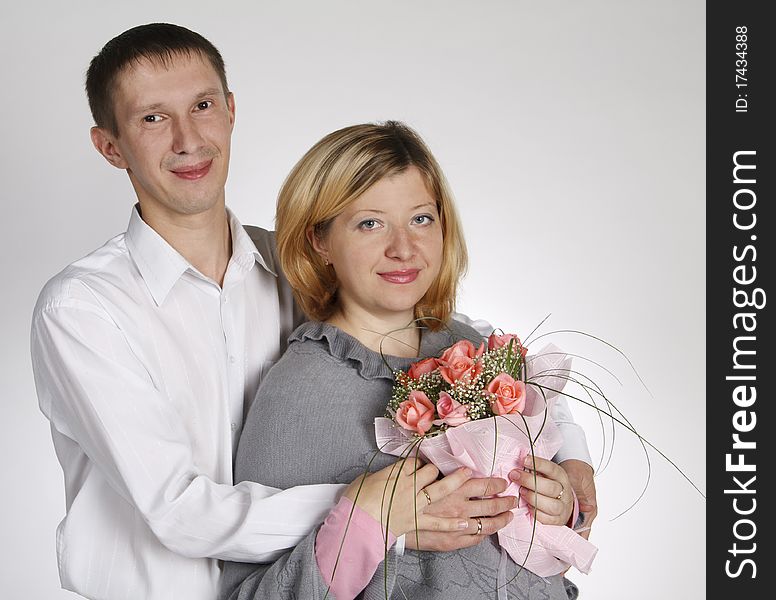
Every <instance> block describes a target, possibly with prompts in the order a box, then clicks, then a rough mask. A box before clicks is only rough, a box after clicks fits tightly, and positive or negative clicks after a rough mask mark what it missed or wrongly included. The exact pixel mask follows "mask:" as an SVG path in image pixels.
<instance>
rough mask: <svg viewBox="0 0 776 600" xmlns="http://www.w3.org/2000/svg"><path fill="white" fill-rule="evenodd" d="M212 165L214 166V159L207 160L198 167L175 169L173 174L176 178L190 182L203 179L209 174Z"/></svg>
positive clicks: (198, 164)
mask: <svg viewBox="0 0 776 600" xmlns="http://www.w3.org/2000/svg"><path fill="white" fill-rule="evenodd" d="M212 164H213V160H212V159H211V160H205V161H203V162H201V163H197V164H196V165H191V166H188V167H180V168H178V169H173V170H172V173H173V174H174V175H175V176H176V177H180V178H181V179H188V180H194V179H201V178H202V177H204V176H205V175H207V174H208V171H210V165H212Z"/></svg>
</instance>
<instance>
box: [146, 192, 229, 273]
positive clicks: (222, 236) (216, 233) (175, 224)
mask: <svg viewBox="0 0 776 600" xmlns="http://www.w3.org/2000/svg"><path fill="white" fill-rule="evenodd" d="M140 208H141V216H142V218H143V221H145V223H146V224H147V225H148V226H149V227H151V228H152V229H153V230H154V231H156V233H158V234H159V235H160V236H162V238H164V240H165V241H166V242H167V243H168V244H170V246H172V247H173V248H175V250H176V251H177V252H178V253H179V254H180V255H181V256H183V258H185V259H186V260H187V261H189V263H191V265H192V266H193V267H194V268H195V269H197V270H198V271H199V272H200V273H202V274H203V275H204V276H205V277H208V278H210V279H212V280H213V281H215V282H216V283H218V285H223V282H224V275H225V274H226V268H227V265H228V264H229V259H230V258H231V256H232V235H231V231H230V229H229V219H228V218H227V214H226V208H225V206H224V205H223V204H219V205H217V206H214V207H213V208H212V209H209V210H207V211H205V212H202V213H197V214H193V215H181V214H176V213H170V212H167V211H159V210H154V208H150V209H149V208H148V207H143V206H142V203H141V206H140Z"/></svg>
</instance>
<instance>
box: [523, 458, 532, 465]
mask: <svg viewBox="0 0 776 600" xmlns="http://www.w3.org/2000/svg"><path fill="white" fill-rule="evenodd" d="M523 464H524V465H525V466H526V467H533V464H534V463H533V458H532V457H530V456H526V457H525V460H524V461H523Z"/></svg>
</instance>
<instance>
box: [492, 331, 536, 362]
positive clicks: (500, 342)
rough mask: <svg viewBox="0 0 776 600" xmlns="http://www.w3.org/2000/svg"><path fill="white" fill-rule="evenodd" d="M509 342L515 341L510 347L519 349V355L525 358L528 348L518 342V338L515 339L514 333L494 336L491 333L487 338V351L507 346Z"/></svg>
mask: <svg viewBox="0 0 776 600" xmlns="http://www.w3.org/2000/svg"><path fill="white" fill-rule="evenodd" d="M511 340H515V341H514V343H513V344H512V347H513V348H519V349H520V354H521V355H522V356H523V358H525V355H526V353H527V352H528V348H526V347H525V346H523V344H522V343H521V342H520V338H519V337H517V336H516V335H515V334H514V333H505V334H504V335H496V334H495V333H492V334H491V335H490V337H489V338H488V350H495V349H496V348H501V347H502V346H507V345H509V342H510V341H511Z"/></svg>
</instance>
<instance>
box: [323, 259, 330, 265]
mask: <svg viewBox="0 0 776 600" xmlns="http://www.w3.org/2000/svg"><path fill="white" fill-rule="evenodd" d="M323 264H324V265H326V266H327V267H328V266H329V259H328V258H324V259H323Z"/></svg>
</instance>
